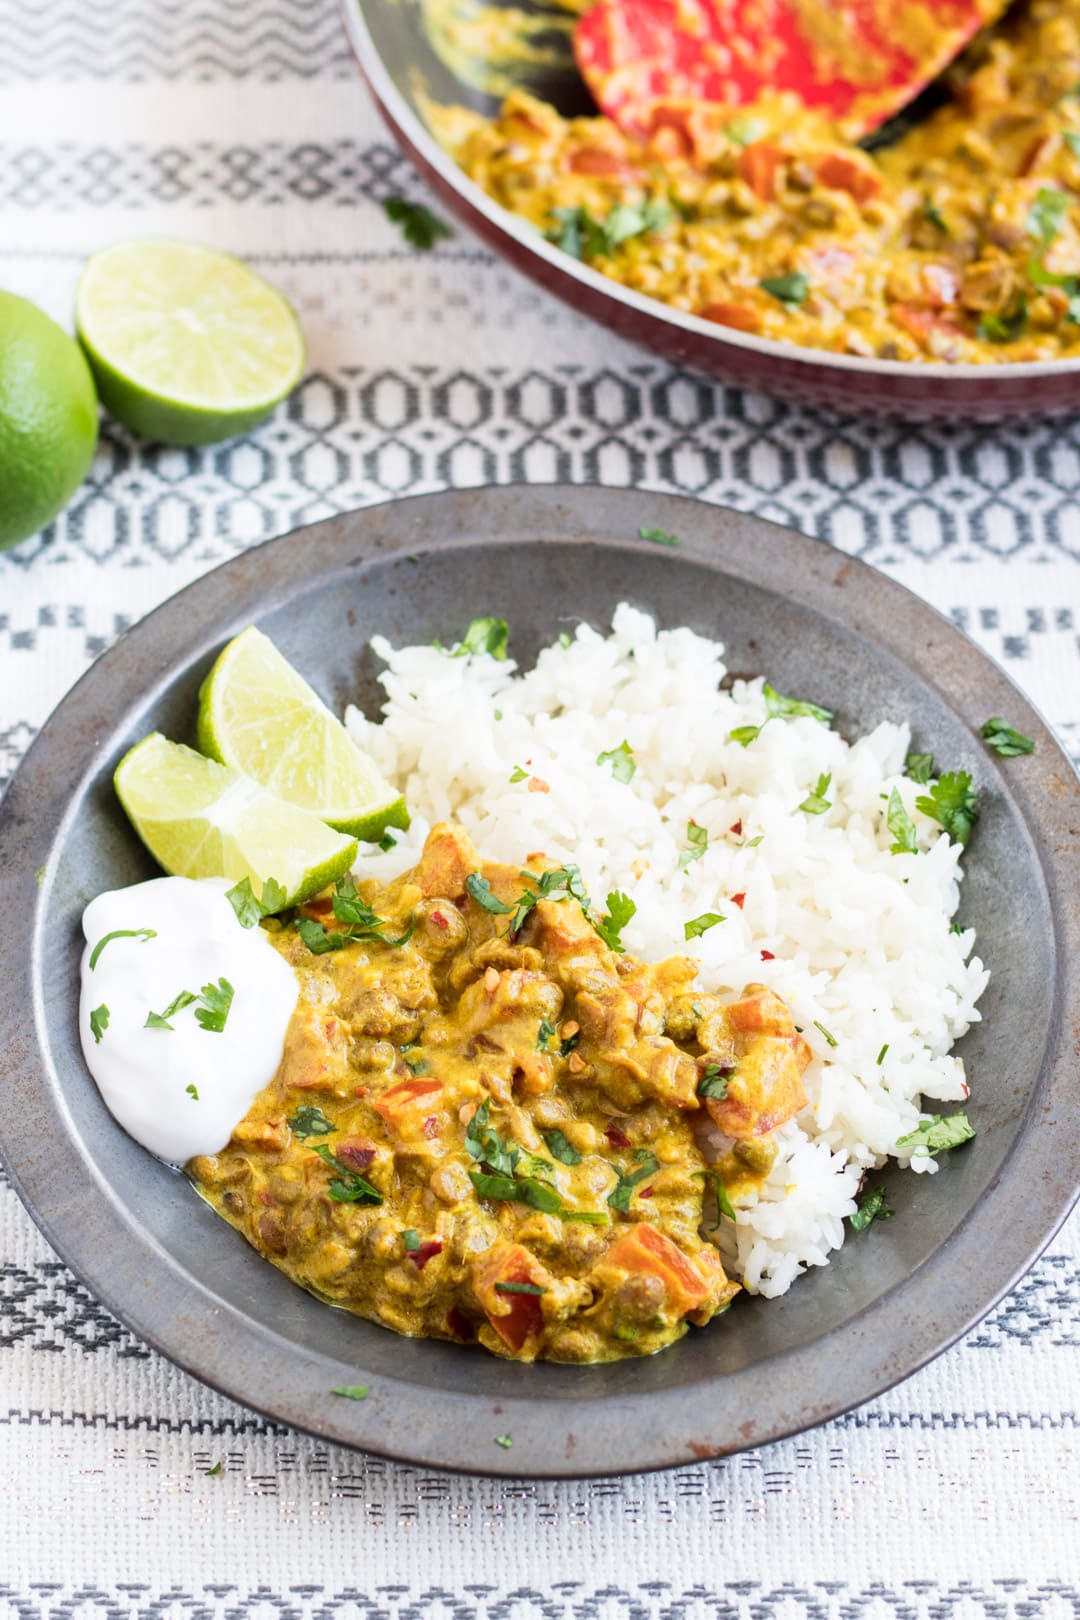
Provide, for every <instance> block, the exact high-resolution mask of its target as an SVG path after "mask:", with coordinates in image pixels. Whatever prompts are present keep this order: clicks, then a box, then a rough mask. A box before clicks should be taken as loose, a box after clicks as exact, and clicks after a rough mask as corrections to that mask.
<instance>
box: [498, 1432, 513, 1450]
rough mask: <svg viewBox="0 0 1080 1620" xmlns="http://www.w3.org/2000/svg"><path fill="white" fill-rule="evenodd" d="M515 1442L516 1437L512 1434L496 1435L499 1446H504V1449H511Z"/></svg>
mask: <svg viewBox="0 0 1080 1620" xmlns="http://www.w3.org/2000/svg"><path fill="white" fill-rule="evenodd" d="M513 1443H514V1437H513V1435H512V1434H497V1435H496V1436H495V1444H496V1445H497V1446H502V1448H503V1450H504V1451H509V1450H510V1447H511V1446H512V1445H513Z"/></svg>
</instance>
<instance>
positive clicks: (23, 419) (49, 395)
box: [0, 292, 98, 551]
mask: <svg viewBox="0 0 1080 1620" xmlns="http://www.w3.org/2000/svg"><path fill="white" fill-rule="evenodd" d="M97 433H98V402H97V391H96V390H95V388H94V379H93V377H92V376H91V374H90V367H89V366H88V365H87V363H86V360H85V358H84V356H83V352H82V350H81V349H80V348H79V345H78V344H77V343H76V342H75V339H74V338H70V337H68V335H67V333H66V332H64V331H62V330H61V328H60V327H59V326H57V324H56V322H55V321H52V320H50V319H49V317H48V316H47V315H46V314H45V313H44V312H43V311H42V310H40V309H38V307H37V305H36V304H31V303H30V302H29V300H28V299H26V298H19V297H17V296H16V294H15V293H9V292H0V551H3V550H6V548H7V547H8V546H14V545H17V544H18V542H19V541H20V540H26V539H28V538H29V536H30V535H32V534H36V533H37V531H38V530H39V529H42V528H44V526H45V524H46V523H51V521H52V519H53V518H54V517H55V516H56V514H57V513H58V512H60V511H62V510H63V508H64V507H65V506H66V505H67V503H68V501H70V499H71V497H72V496H73V495H74V493H75V491H76V490H77V489H78V487H79V485H80V484H81V483H82V481H83V479H84V478H85V477H86V474H87V471H88V470H89V467H90V463H91V461H92V460H93V456H94V446H95V445H96V444H97Z"/></svg>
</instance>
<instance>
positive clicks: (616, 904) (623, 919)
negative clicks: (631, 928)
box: [592, 889, 637, 956]
mask: <svg viewBox="0 0 1080 1620" xmlns="http://www.w3.org/2000/svg"><path fill="white" fill-rule="evenodd" d="M636 913H637V906H636V905H635V904H634V902H633V901H632V900H631V898H630V896H629V895H628V894H623V893H622V891H621V890H620V889H612V891H611V893H610V894H609V895H608V897H607V916H606V917H601V918H600V919H599V921H597V919H596V918H593V919H592V925H593V927H594V928H595V929H596V932H597V933H598V934H599V935H600V938H601V939H602V940H603V941H604V944H605V945H606V946H607V947H608V949H609V950H612V951H616V952H617V953H618V954H619V955H620V956H621V955H622V953H623V952H624V951H625V950H626V946H625V945H624V944H623V942H622V938H621V935H622V931H623V929H624V928H625V927H626V925H627V923H628V922H629V921H630V919H631V918H632V917H633V916H635V915H636Z"/></svg>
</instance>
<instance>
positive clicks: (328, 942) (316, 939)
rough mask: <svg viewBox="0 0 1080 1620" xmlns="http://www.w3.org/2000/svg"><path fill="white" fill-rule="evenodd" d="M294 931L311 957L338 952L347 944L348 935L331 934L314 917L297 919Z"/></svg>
mask: <svg viewBox="0 0 1080 1620" xmlns="http://www.w3.org/2000/svg"><path fill="white" fill-rule="evenodd" d="M296 930H297V933H298V934H299V935H300V938H301V939H302V940H303V942H304V944H305V945H306V946H307V948H308V950H309V951H310V952H311V954H312V956H325V955H326V953H327V951H340V950H343V949H344V947H345V946H346V945H348V944H349V935H348V934H331V933H328V932H327V930H326V929H325V928H324V927H323V925H322V923H321V922H316V921H315V918H314V917H298V918H297V919H296Z"/></svg>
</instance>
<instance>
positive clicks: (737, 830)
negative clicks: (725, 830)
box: [729, 821, 742, 838]
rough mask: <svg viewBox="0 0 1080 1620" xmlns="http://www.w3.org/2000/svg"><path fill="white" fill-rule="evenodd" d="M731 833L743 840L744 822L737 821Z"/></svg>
mask: <svg viewBox="0 0 1080 1620" xmlns="http://www.w3.org/2000/svg"><path fill="white" fill-rule="evenodd" d="M729 831H730V832H731V833H732V834H733V835H734V837H736V838H741V837H742V822H741V821H736V822H735V824H734V826H733V827H731V828H730V829H729Z"/></svg>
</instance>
